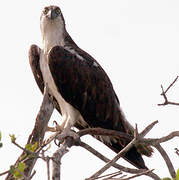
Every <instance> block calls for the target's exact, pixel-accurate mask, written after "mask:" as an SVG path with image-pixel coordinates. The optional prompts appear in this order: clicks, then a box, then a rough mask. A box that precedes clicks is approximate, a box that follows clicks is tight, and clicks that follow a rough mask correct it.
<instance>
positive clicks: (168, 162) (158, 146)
mask: <svg viewBox="0 0 179 180" xmlns="http://www.w3.org/2000/svg"><path fill="white" fill-rule="evenodd" d="M155 148H156V149H157V150H158V151H159V152H160V154H161V155H162V157H163V159H164V160H165V162H166V165H167V167H168V170H169V172H170V175H171V176H172V178H173V179H174V178H176V173H175V169H174V167H173V164H172V162H171V160H170V158H169V156H168V155H167V153H166V151H165V150H164V149H163V148H162V146H161V145H160V144H157V145H155Z"/></svg>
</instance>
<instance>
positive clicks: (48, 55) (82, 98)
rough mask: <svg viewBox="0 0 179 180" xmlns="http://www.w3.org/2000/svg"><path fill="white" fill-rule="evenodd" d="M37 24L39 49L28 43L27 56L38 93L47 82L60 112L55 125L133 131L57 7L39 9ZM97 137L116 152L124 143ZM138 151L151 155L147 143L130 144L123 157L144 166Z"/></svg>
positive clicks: (107, 81) (105, 78)
mask: <svg viewBox="0 0 179 180" xmlns="http://www.w3.org/2000/svg"><path fill="white" fill-rule="evenodd" d="M40 28H41V33H42V41H43V48H42V49H40V48H39V47H37V46H36V45H32V46H31V47H30V50H29V61H30V65H31V68H32V72H33V74H34V77H35V80H36V82H37V84H38V86H39V88H40V90H41V92H42V93H43V91H44V87H45V86H48V89H49V94H50V95H51V96H52V97H53V101H54V102H55V107H56V109H57V110H58V111H59V112H60V113H61V115H62V123H61V125H60V129H61V130H69V129H70V128H71V127H73V126H74V127H76V128H78V129H84V128H89V127H91V128H92V127H100V128H105V129H111V130H116V131H121V132H124V133H127V134H130V135H133V132H134V128H133V127H132V126H131V125H130V123H129V122H128V121H127V120H126V119H125V117H124V115H123V113H122V110H121V108H120V104H119V100H118V98H117V96H116V93H115V91H114V89H113V86H112V83H111V81H110V79H109V78H108V76H107V74H106V73H105V71H104V70H103V69H102V67H101V66H100V65H99V63H98V62H97V61H96V60H95V59H94V58H93V57H92V56H90V55H89V54H88V53H86V52H85V51H83V50H82V49H80V48H79V47H78V46H77V44H76V43H75V42H74V41H73V40H72V38H71V37H70V35H69V34H68V32H67V31H66V27H65V21H64V18H63V15H62V12H61V10H60V8H59V7H57V6H48V7H45V8H44V10H43V11H42V15H41V18H40ZM96 138H97V139H98V140H100V141H101V142H103V143H104V144H106V145H107V146H108V147H109V148H110V149H112V150H113V151H115V152H116V153H118V152H119V151H120V150H121V149H122V148H124V147H125V146H126V145H127V144H128V143H129V141H127V140H126V139H121V138H119V137H106V136H96ZM141 154H144V155H146V156H151V154H152V149H151V147H144V146H142V145H140V146H134V147H132V148H131V149H130V150H129V151H128V152H127V153H126V154H125V155H124V157H123V158H124V159H125V160H127V161H129V162H130V163H131V164H133V165H134V166H136V167H137V168H147V167H146V166H145V163H144V161H143V159H142V156H141Z"/></svg>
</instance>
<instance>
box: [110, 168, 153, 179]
mask: <svg viewBox="0 0 179 180" xmlns="http://www.w3.org/2000/svg"><path fill="white" fill-rule="evenodd" d="M153 170H154V169H152V170H146V171H144V172H141V173H138V174H136V175H133V176H130V177H127V178H122V179H121V178H119V179H118V178H117V179H115V180H130V179H134V178H136V177H139V176H142V175H146V174H148V173H149V172H152V171H153ZM108 180H112V179H108Z"/></svg>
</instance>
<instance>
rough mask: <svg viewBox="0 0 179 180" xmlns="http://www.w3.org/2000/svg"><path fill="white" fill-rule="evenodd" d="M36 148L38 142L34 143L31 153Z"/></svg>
mask: <svg viewBox="0 0 179 180" xmlns="http://www.w3.org/2000/svg"><path fill="white" fill-rule="evenodd" d="M37 148H38V142H35V143H34V144H33V145H32V152H35V151H36V149H37Z"/></svg>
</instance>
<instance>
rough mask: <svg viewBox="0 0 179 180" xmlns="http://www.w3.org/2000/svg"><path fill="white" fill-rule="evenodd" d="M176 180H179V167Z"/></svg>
mask: <svg viewBox="0 0 179 180" xmlns="http://www.w3.org/2000/svg"><path fill="white" fill-rule="evenodd" d="M176 180H179V169H178V170H177V176H176Z"/></svg>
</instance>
